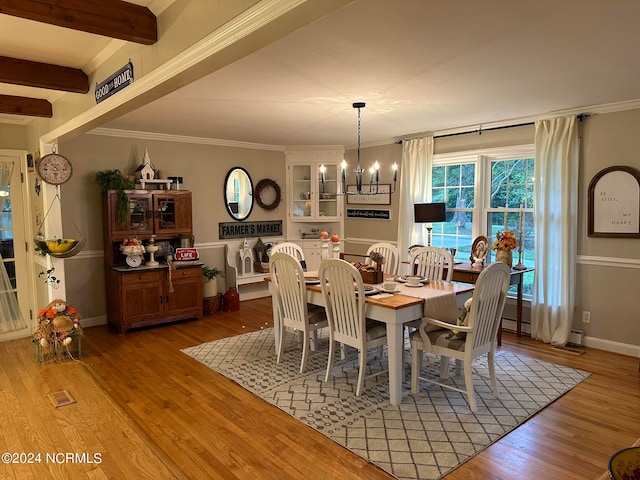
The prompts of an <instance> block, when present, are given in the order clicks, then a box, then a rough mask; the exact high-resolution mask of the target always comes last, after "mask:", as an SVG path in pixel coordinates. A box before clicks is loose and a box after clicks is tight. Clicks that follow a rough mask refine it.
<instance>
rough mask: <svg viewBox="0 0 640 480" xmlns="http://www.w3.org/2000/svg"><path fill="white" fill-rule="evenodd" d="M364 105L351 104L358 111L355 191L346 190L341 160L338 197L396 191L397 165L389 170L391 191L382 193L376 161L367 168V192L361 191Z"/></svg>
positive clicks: (344, 171)
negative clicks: (361, 146)
mask: <svg viewBox="0 0 640 480" xmlns="http://www.w3.org/2000/svg"><path fill="white" fill-rule="evenodd" d="M365 106H366V104H365V103H364V102H355V103H354V104H353V108H357V109H358V163H357V165H356V168H354V169H353V173H354V174H355V176H356V189H355V190H348V189H347V161H346V160H344V159H343V160H342V164H341V183H342V191H341V192H339V193H338V195H340V194H342V195H384V194H387V195H388V194H390V193H394V192H395V191H396V181H397V179H398V164H397V163H396V162H393V165H392V166H391V169H392V171H393V185H392V186H391V191H383V190H384V189H383V190H380V188H379V187H380V184H379V180H380V164H379V163H378V161H377V160H376V161H375V163H374V164H373V165H372V166H371V167H370V168H369V189H368V191H363V189H362V184H363V174H364V169H363V168H362V167H361V166H360V109H362V108H364V107H365ZM324 170H325V166H324V165H321V166H320V172H321V175H322V176H323V177H324Z"/></svg>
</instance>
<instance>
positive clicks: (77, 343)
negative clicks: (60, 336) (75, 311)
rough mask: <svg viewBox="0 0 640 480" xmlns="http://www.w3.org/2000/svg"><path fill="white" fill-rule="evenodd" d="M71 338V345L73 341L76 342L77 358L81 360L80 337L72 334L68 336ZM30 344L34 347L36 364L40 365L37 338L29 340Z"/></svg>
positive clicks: (38, 340)
mask: <svg viewBox="0 0 640 480" xmlns="http://www.w3.org/2000/svg"><path fill="white" fill-rule="evenodd" d="M69 336H70V337H71V339H72V340H71V343H73V342H74V341H75V342H76V345H77V346H78V348H77V350H78V352H77V353H78V358H82V335H79V334H77V333H72V334H71V335H69ZM31 342H32V343H33V344H34V345H35V346H36V363H41V359H40V339H38V338H34V339H32V340H31Z"/></svg>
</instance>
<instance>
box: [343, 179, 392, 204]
mask: <svg viewBox="0 0 640 480" xmlns="http://www.w3.org/2000/svg"><path fill="white" fill-rule="evenodd" d="M347 190H350V191H353V190H356V186H355V185H347ZM371 191H374V192H375V191H376V186H375V185H370V184H363V185H362V195H346V197H347V205H391V184H390V183H380V184H378V193H377V194H370V193H369V192H371Z"/></svg>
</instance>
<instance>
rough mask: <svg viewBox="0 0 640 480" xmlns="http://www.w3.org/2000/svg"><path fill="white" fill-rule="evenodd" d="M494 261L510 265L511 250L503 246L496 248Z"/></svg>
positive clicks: (511, 262) (511, 259)
mask: <svg viewBox="0 0 640 480" xmlns="http://www.w3.org/2000/svg"><path fill="white" fill-rule="evenodd" d="M496 262H502V263H506V264H507V265H509V267H511V266H512V265H513V252H512V251H511V250H507V249H504V248H498V249H496Z"/></svg>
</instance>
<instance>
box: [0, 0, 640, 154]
mask: <svg viewBox="0 0 640 480" xmlns="http://www.w3.org/2000/svg"><path fill="white" fill-rule="evenodd" d="M131 3H138V4H142V5H149V4H150V3H151V0H149V1H144V0H140V1H135V2H133V1H132V2H131ZM155 13H158V12H155ZM639 18H640V2H638V1H637V0H608V1H603V0H560V1H559V0H535V1H533V0H528V1H513V0H486V1H483V2H476V1H471V0H431V1H425V0H357V1H354V2H353V3H351V4H349V5H347V6H346V7H344V8H342V9H340V10H338V11H336V12H334V13H332V14H330V15H328V16H326V17H324V18H322V19H320V20H318V21H316V22H314V23H312V24H311V25H308V26H307V27H305V28H303V29H300V30H298V31H296V32H294V33H292V34H290V35H289V36H288V37H286V38H283V39H281V40H279V41H277V42H275V43H273V44H271V45H269V46H267V47H265V48H263V49H261V50H259V51H257V52H255V53H254V54H251V55H249V56H247V57H245V58H243V59H242V60H240V61H237V62H235V63H233V64H231V65H228V66H226V67H224V68H222V69H220V70H218V71H217V72H214V73H212V74H210V75H209V76H208V77H205V78H202V79H200V80H198V81H196V82H194V83H192V84H191V85H189V86H187V87H184V88H182V89H180V90H177V91H175V92H173V93H172V94H169V95H167V96H165V97H164V98H162V99H160V100H157V101H155V102H153V103H150V104H148V105H146V106H144V107H142V108H139V109H138V110H136V111H133V112H130V113H128V114H126V115H124V116H122V117H121V118H119V119H116V120H114V121H111V122H109V123H108V124H106V125H103V126H104V127H107V128H113V129H125V130H135V131H142V132H152V133H165V134H174V135H186V136H194V137H205V138H213V139H222V140H233V141H239V142H251V143H257V144H267V145H288V146H291V145H347V146H352V145H353V144H354V143H355V133H356V112H355V111H354V109H353V108H352V107H351V104H352V102H354V101H365V102H367V107H366V108H365V109H364V110H362V143H363V144H367V143H375V142H383V141H386V140H389V139H392V138H395V137H401V136H405V135H411V134H414V133H419V132H427V131H434V132H438V131H443V130H448V129H453V128H457V127H465V126H477V125H490V124H492V123H496V122H502V121H505V120H514V121H516V122H517V121H518V119H526V118H531V117H535V116H540V115H548V114H549V113H551V112H559V111H560V112H562V111H567V110H573V109H580V108H584V109H585V111H588V107H590V106H594V105H602V104H609V103H615V102H625V101H631V100H636V99H640V81H638V79H639V78H640V61H639V60H638V56H637V50H638V47H639V46H640V28H638V26H637V23H638V19H639ZM33 25H36V24H35V22H30V21H27V20H21V19H15V18H11V17H7V16H3V15H0V55H7V56H14V57H18V58H28V59H29V60H36V61H44V62H50V63H57V64H64V65H67V66H72V67H81V68H82V67H86V66H87V65H90V64H92V62H94V63H95V62H96V61H99V60H96V58H98V59H99V53H100V51H101V50H102V49H104V48H108V46H109V44H110V42H111V41H110V40H108V39H105V38H103V37H99V36H96V35H90V34H84V33H80V32H71V31H65V30H64V29H61V28H58V27H51V26H47V25H41V24H37V28H35V29H34V30H33V34H31V33H30V34H29V35H19V34H18V32H27V31H30V30H29V29H30V28H32V27H33ZM16 36H18V37H19V42H17V41H16V38H15V37H16ZM80 44H81V45H83V48H82V49H81V50H80V49H78V48H77V47H74V48H72V47H71V45H75V46H77V45H80ZM85 71H87V69H86V68H85ZM21 88H23V87H12V86H10V85H3V84H0V93H10V92H11V93H10V94H14V95H15V94H20V95H25V96H35V97H38V98H55V95H57V94H56V93H52V92H49V91H43V90H41V89H29V90H30V91H31V92H30V93H27V94H24V93H14V92H13V89H21ZM54 111H55V105H54Z"/></svg>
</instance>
